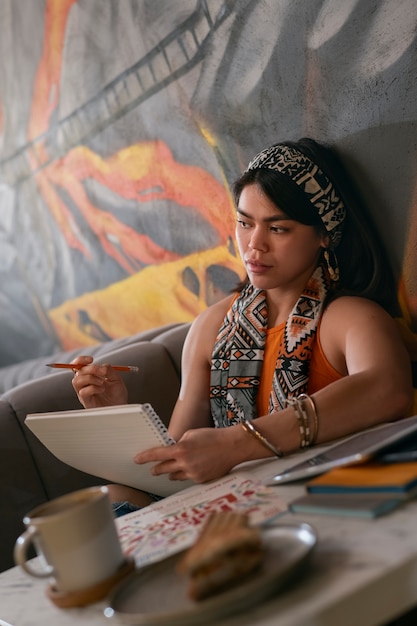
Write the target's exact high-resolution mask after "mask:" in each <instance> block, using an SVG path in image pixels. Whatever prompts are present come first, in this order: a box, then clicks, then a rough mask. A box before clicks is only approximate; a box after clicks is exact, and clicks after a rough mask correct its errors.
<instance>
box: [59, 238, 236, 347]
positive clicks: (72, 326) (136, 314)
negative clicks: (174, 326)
mask: <svg viewBox="0 0 417 626" xmlns="http://www.w3.org/2000/svg"><path fill="white" fill-rule="evenodd" d="M219 265H221V266H222V267H224V268H227V269H228V270H230V271H231V272H234V273H235V274H236V275H237V277H238V278H242V277H243V275H244V270H243V266H242V263H241V261H240V258H239V257H236V256H235V255H234V254H233V253H231V252H230V251H229V249H228V247H227V246H219V247H217V248H213V249H211V250H205V251H203V252H199V253H195V254H192V255H190V256H187V257H184V258H181V259H180V260H178V261H173V262H171V263H166V264H163V265H152V266H149V267H147V268H145V269H143V270H142V271H141V272H139V273H137V274H134V275H133V276H130V277H128V278H126V279H124V280H122V281H120V282H118V283H115V284H113V285H111V286H109V287H107V288H106V289H102V290H100V291H95V292H91V293H88V294H85V295H83V296H80V297H79V298H75V299H73V300H68V301H67V302H65V303H64V304H62V305H61V306H59V307H57V308H55V309H51V310H50V311H49V316H50V319H51V322H52V323H53V325H54V327H55V330H56V333H57V335H58V337H59V338H60V341H61V343H62V347H63V348H64V349H67V350H70V349H73V348H77V347H80V346H83V345H85V346H87V345H93V344H96V343H99V342H100V341H103V339H106V338H117V337H125V336H129V335H133V334H135V333H138V332H140V331H142V330H147V329H150V328H155V327H157V326H162V325H164V324H170V323H173V322H189V321H192V320H193V319H194V318H195V317H196V316H197V315H198V314H199V313H200V312H201V311H203V310H204V309H205V308H207V305H208V304H210V299H211V300H212V301H213V300H215V299H216V298H217V299H219V297H222V296H223V295H224V294H223V293H221V294H217V295H216V294H214V295H213V293H212V292H213V289H215V286H213V285H212V284H210V280H209V279H208V278H207V270H208V268H210V267H212V266H219ZM187 274H190V275H191V276H192V277H193V279H194V289H190V286H189V285H187V281H186V280H184V276H186V275H187ZM210 294H211V295H210ZM86 312H88V316H86V315H87V314H86Z"/></svg>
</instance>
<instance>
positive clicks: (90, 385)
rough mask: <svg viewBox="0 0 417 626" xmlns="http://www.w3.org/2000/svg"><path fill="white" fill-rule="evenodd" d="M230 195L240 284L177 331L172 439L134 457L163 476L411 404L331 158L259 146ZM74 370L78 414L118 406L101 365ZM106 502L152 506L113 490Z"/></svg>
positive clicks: (362, 229) (348, 190)
mask: <svg viewBox="0 0 417 626" xmlns="http://www.w3.org/2000/svg"><path fill="white" fill-rule="evenodd" d="M234 191H235V199H236V206H237V225H236V239H237V243H238V246H239V252H240V254H241V257H242V260H243V262H244V264H245V267H246V271H247V280H246V281H245V284H244V285H241V286H240V287H239V290H238V293H236V294H233V295H231V296H229V297H227V298H225V299H223V300H222V301H220V302H218V303H216V304H214V305H213V306H211V307H209V308H208V309H207V310H205V311H204V312H203V313H201V314H200V315H199V316H198V317H197V318H196V320H195V321H194V322H193V324H192V326H191V329H190V331H189V334H188V336H187V339H186V342H185V345H184V351H183V364H182V385H181V390H180V394H179V398H178V400H177V403H176V406H175V409H174V412H173V414H172V418H171V421H170V425H169V431H170V433H171V435H172V436H173V437H174V439H175V440H176V441H177V443H176V444H175V445H173V446H170V447H166V448H163V447H161V448H154V449H151V450H147V451H145V452H142V453H141V454H138V455H137V456H136V458H135V459H134V460H135V462H136V463H147V462H150V461H152V462H155V461H156V462H157V464H156V466H155V468H154V473H155V474H160V473H168V474H169V475H170V478H172V479H173V480H183V479H186V478H189V479H192V480H194V481H195V482H205V481H208V480H211V479H214V478H218V477H221V476H223V475H225V474H226V473H227V472H228V471H229V470H230V469H231V468H232V467H234V466H235V465H237V464H238V463H241V462H244V461H249V460H254V459H259V458H263V457H267V456H271V455H276V456H280V455H282V454H287V453H290V452H293V451H295V450H297V449H298V448H300V447H305V446H308V445H311V444H313V443H323V442H327V441H330V440H332V439H335V438H338V437H341V436H344V435H348V434H351V433H354V432H356V431H359V430H361V429H364V428H368V427H371V426H373V425H375V424H378V423H381V422H386V421H390V420H395V419H398V418H401V417H403V416H404V415H406V414H407V411H408V410H409V407H410V404H411V397H412V383H411V371H410V360H409V357H408V354H407V352H406V350H405V347H404V345H403V344H402V341H401V338H400V336H399V333H398V331H397V327H396V324H395V322H394V320H393V318H392V317H391V315H395V314H396V313H397V309H396V307H397V303H396V298H395V295H394V294H395V293H396V287H395V282H394V280H393V278H392V274H391V273H390V271H389V268H388V266H387V263H386V260H385V259H384V256H383V254H382V251H381V247H380V245H379V243H378V241H377V238H376V237H375V233H374V231H373V228H372V225H371V224H370V221H369V218H368V217H366V216H365V213H364V208H363V207H362V205H361V203H360V201H359V199H358V197H357V195H356V194H355V192H354V191H353V185H352V181H350V180H349V179H348V177H347V174H346V172H344V170H343V168H342V166H341V163H340V162H339V161H338V159H337V158H336V155H335V154H334V153H333V152H332V151H331V150H330V149H329V148H326V147H324V146H323V145H321V144H318V143H317V142H315V141H313V140H311V139H303V140H300V141H299V142H297V143H291V142H286V143H281V144H277V145H275V146H271V147H270V148H267V149H266V150H263V151H262V152H260V153H259V154H258V155H257V156H256V157H255V158H254V159H253V160H252V161H251V163H250V164H249V166H248V168H247V169H246V171H245V172H244V174H243V175H242V177H241V178H240V179H239V180H238V181H237V182H236V183H235V187H234ZM77 362H78V363H80V362H81V363H85V367H83V368H82V369H81V370H79V372H78V373H77V374H76V375H75V377H74V380H73V386H74V389H75V391H76V392H77V394H78V397H79V399H80V401H81V403H82V404H83V405H84V406H85V407H95V406H103V405H107V404H122V403H125V402H127V400H128V399H127V392H126V388H125V386H124V383H123V382H122V380H121V378H120V377H119V376H118V375H117V374H116V373H115V372H114V371H113V370H112V368H111V367H110V366H102V367H99V366H95V365H94V364H93V363H92V359H91V358H90V357H79V358H78V359H77ZM255 418H256V419H255ZM213 425H214V426H218V427H220V428H213ZM224 426H227V427H228V428H222V427H224ZM113 497H114V499H117V500H127V501H129V502H131V503H132V504H134V505H135V506H143V505H146V504H148V503H149V502H151V501H152V497H151V496H149V495H148V494H143V493H140V492H137V491H136V490H133V489H130V488H124V487H115V488H114V491H113Z"/></svg>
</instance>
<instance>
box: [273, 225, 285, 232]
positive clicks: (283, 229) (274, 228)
mask: <svg viewBox="0 0 417 626" xmlns="http://www.w3.org/2000/svg"><path fill="white" fill-rule="evenodd" d="M270 230H271V232H272V233H283V232H285V228H283V227H282V226H271V227H270Z"/></svg>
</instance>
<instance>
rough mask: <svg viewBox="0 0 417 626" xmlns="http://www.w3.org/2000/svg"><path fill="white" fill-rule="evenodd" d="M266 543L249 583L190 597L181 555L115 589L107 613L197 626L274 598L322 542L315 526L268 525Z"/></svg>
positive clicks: (161, 625)
mask: <svg viewBox="0 0 417 626" xmlns="http://www.w3.org/2000/svg"><path fill="white" fill-rule="evenodd" d="M262 539H263V542H264V545H265V547H266V550H265V556H264V559H263V561H262V565H261V566H260V568H258V569H257V570H256V571H254V572H252V573H251V574H250V575H248V576H245V578H244V582H242V583H241V584H237V585H235V586H234V587H230V588H228V589H227V590H225V591H224V592H221V593H218V594H217V595H215V596H212V597H210V598H207V599H206V600H202V601H200V602H196V601H193V600H190V599H189V598H188V597H187V584H188V580H187V577H186V576H182V575H180V574H178V573H177V571H176V564H177V562H178V560H179V559H180V558H181V554H177V555H175V556H172V557H170V558H168V559H166V560H164V561H161V562H159V563H157V564H155V565H151V566H149V567H147V568H146V569H143V570H138V571H136V572H135V573H134V574H132V575H131V576H129V577H128V578H126V579H125V580H124V581H123V582H122V583H120V585H119V586H118V587H117V588H116V589H115V590H114V591H113V593H112V595H111V596H110V602H109V606H108V607H107V608H106V609H105V611H104V614H105V615H106V617H110V618H111V617H117V618H118V619H119V621H121V622H122V623H124V624H138V625H142V626H145V625H146V626H196V624H204V623H207V622H208V621H211V622H212V621H213V620H215V619H217V618H219V617H224V616H225V615H229V614H231V613H236V612H238V611H244V610H246V609H248V608H249V607H251V606H253V605H255V604H258V603H260V602H262V601H263V600H265V599H267V598H268V597H270V596H272V595H273V594H275V593H276V592H277V590H279V589H280V588H281V587H282V586H284V584H286V583H287V582H288V581H289V580H290V579H291V578H293V577H294V576H295V574H296V573H297V571H298V569H299V568H300V567H301V565H302V564H304V562H305V561H306V559H307V558H308V557H309V555H310V553H311V551H312V550H313V548H314V546H315V545H316V543H317V534H316V532H315V530H314V529H313V528H312V527H311V526H310V525H309V524H297V525H281V524H279V525H276V526H269V527H265V528H263V529H262Z"/></svg>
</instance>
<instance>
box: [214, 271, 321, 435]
mask: <svg viewBox="0 0 417 626" xmlns="http://www.w3.org/2000/svg"><path fill="white" fill-rule="evenodd" d="M328 285H329V279H328V275H327V272H326V270H325V268H324V267H322V266H321V265H319V266H318V267H317V268H316V270H315V271H314V273H313V275H312V276H311V278H310V280H309V281H308V283H307V285H306V287H305V289H304V291H303V293H302V294H301V296H300V297H299V299H298V301H297V303H296V305H295V307H294V308H293V310H292V312H291V314H290V315H289V317H288V319H287V322H286V326H285V331H284V335H283V340H282V343H281V346H280V350H279V353H278V355H277V361H276V368H275V374H274V379H273V385H272V389H271V396H270V401H269V412H272V411H278V410H280V409H282V408H284V406H285V400H286V399H287V398H290V397H294V396H298V395H299V394H300V393H305V392H306V388H307V383H308V376H309V367H310V358H311V352H312V346H313V343H314V340H315V337H316V332H317V326H318V323H319V320H320V317H321V314H322V311H323V305H324V301H325V298H326V294H327V292H328ZM267 327H268V306H267V302H266V295H265V292H264V291H262V290H260V289H256V288H255V287H253V285H250V284H249V285H246V286H245V287H244V289H243V290H242V291H241V293H240V294H239V296H238V297H237V298H236V299H235V301H234V302H233V305H232V307H231V308H230V309H229V311H228V312H227V314H226V317H225V319H224V322H223V324H222V326H221V328H220V330H219V333H218V336H217V339H216V343H215V346H214V350H213V355H212V365H211V377H210V403H211V413H212V416H213V420H214V424H215V426H216V427H224V426H231V425H232V424H236V423H238V422H240V421H242V419H243V418H244V419H247V420H248V419H249V420H250V419H254V418H255V417H256V396H257V392H258V388H259V381H260V376H261V371H262V363H263V355H264V346H265V339H266V329H267Z"/></svg>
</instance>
